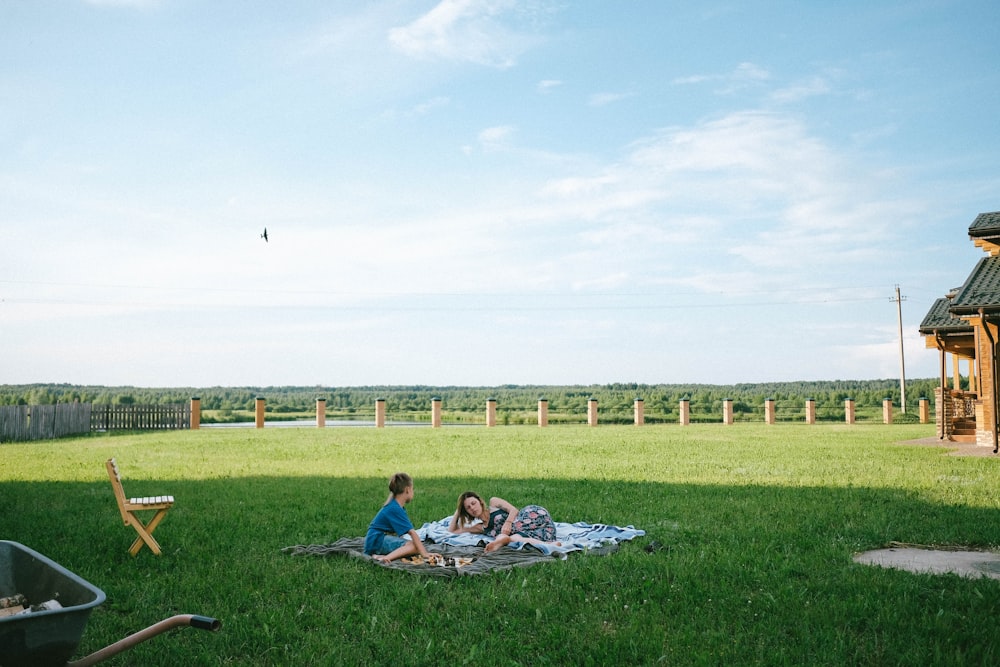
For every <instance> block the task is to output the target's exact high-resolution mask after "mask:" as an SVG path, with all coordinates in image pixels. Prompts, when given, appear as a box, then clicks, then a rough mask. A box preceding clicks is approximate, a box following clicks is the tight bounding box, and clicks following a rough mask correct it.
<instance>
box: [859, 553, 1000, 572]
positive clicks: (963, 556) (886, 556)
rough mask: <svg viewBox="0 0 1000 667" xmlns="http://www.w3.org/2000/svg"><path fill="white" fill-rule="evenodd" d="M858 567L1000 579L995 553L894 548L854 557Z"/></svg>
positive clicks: (999, 558) (999, 567) (999, 561)
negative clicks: (858, 564) (870, 566)
mask: <svg viewBox="0 0 1000 667" xmlns="http://www.w3.org/2000/svg"><path fill="white" fill-rule="evenodd" d="M854 562H855V563H861V564H862V565H877V566H879V567H888V568H893V569H896V570H906V571H908V572H920V573H927V574H957V575H959V576H962V577H969V578H972V579H977V578H980V577H988V578H990V579H1000V554H998V553H995V552H992V551H954V550H943V549H920V548H916V547H891V548H886V549H875V550H874V551H866V552H864V553H860V554H857V555H855V556H854Z"/></svg>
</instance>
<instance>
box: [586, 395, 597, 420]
mask: <svg viewBox="0 0 1000 667" xmlns="http://www.w3.org/2000/svg"><path fill="white" fill-rule="evenodd" d="M587 425H588V426H597V399H596V398H593V397H591V398H589V399H588V400H587Z"/></svg>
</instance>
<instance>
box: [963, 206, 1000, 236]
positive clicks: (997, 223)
mask: <svg viewBox="0 0 1000 667" xmlns="http://www.w3.org/2000/svg"><path fill="white" fill-rule="evenodd" d="M969 236H971V237H973V238H988V237H992V236H1000V211H994V212H993V213H980V214H979V215H977V216H976V219H975V220H973V221H972V224H971V225H969Z"/></svg>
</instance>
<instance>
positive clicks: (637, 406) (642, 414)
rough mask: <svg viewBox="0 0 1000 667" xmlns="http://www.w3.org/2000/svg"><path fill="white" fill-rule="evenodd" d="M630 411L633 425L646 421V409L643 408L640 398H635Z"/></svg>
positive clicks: (639, 424) (640, 424)
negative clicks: (633, 421)
mask: <svg viewBox="0 0 1000 667" xmlns="http://www.w3.org/2000/svg"><path fill="white" fill-rule="evenodd" d="M632 413H633V416H634V418H635V425H636V426H642V425H643V424H644V423H646V411H645V409H644V408H643V404H642V399H641V398H636V399H635V401H633V403H632Z"/></svg>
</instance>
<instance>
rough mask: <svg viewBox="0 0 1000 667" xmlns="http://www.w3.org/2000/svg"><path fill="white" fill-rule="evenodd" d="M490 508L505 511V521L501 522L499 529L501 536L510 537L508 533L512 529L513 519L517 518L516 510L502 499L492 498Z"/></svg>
mask: <svg viewBox="0 0 1000 667" xmlns="http://www.w3.org/2000/svg"><path fill="white" fill-rule="evenodd" d="M490 507H491V508H493V507H496V508H497V509H502V510H506V511H507V520H506V521H504V522H503V526H501V527H500V534H501V535H510V531H511V530H512V529H513V527H514V519H516V518H517V508H516V507H514V506H513V505H511V504H510V503H508V502H507V501H506V500H504V499H503V498H497V497H493V498H490Z"/></svg>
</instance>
